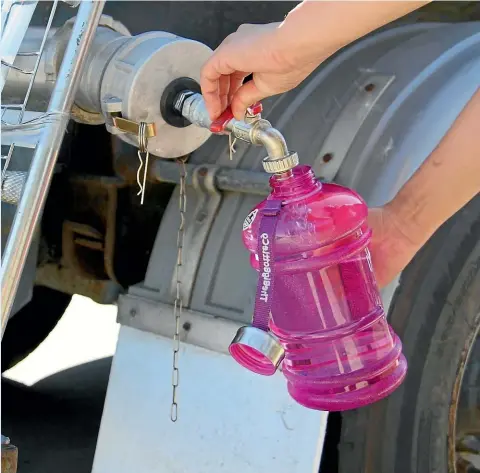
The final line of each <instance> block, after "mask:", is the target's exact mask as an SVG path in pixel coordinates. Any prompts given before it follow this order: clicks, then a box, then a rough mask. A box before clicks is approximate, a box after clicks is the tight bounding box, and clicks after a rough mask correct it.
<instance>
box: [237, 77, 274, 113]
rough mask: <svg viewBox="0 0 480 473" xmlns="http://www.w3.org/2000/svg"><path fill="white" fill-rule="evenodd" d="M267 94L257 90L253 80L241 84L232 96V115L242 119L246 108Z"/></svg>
mask: <svg viewBox="0 0 480 473" xmlns="http://www.w3.org/2000/svg"><path fill="white" fill-rule="evenodd" d="M267 96H268V95H266V94H264V93H262V92H260V90H258V88H257V86H256V85H255V81H254V80H251V81H249V82H247V83H246V84H243V85H242V86H241V87H240V88H239V89H238V90H237V92H236V93H235V95H234V96H233V98H232V103H231V107H232V112H233V115H234V116H235V118H236V119H237V120H243V119H244V118H245V112H246V111H247V108H248V107H250V105H252V104H254V103H255V102H258V101H259V100H262V99H264V98H265V97H267Z"/></svg>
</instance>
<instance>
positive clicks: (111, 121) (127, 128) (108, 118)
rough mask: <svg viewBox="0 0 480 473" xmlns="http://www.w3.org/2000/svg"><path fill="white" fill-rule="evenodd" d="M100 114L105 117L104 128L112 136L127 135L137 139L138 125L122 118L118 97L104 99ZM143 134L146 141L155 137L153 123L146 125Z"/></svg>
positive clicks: (120, 102) (155, 132)
mask: <svg viewBox="0 0 480 473" xmlns="http://www.w3.org/2000/svg"><path fill="white" fill-rule="evenodd" d="M102 112H103V114H104V115H105V126H106V127H107V130H108V131H109V132H110V133H111V134H112V135H119V134H123V133H129V134H131V135H134V136H135V137H138V135H139V132H140V123H139V122H135V121H133V120H129V119H127V118H124V117H122V101H121V100H120V99H119V98H118V97H107V98H104V99H103V100H102ZM145 134H146V137H147V139H149V138H153V137H154V136H156V134H157V130H156V128H155V123H147V126H146V131H145Z"/></svg>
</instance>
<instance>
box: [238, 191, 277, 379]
mask: <svg viewBox="0 0 480 473" xmlns="http://www.w3.org/2000/svg"><path fill="white" fill-rule="evenodd" d="M281 208H282V201H281V200H276V199H271V200H267V201H266V202H265V205H264V206H263V208H262V209H261V210H260V213H261V215H262V217H261V220H260V226H259V231H258V244H257V254H258V260H259V264H260V267H259V273H258V283H257V292H256V295H255V308H254V312H253V320H252V326H251V327H241V328H240V329H239V330H238V332H237V334H236V335H235V338H234V339H233V341H232V343H231V344H230V347H229V351H230V354H231V355H232V357H233V358H234V359H235V360H236V361H237V362H238V363H239V364H241V365H242V366H244V367H245V368H247V369H249V370H250V371H253V372H254V373H257V374H262V375H265V376H270V375H272V374H274V373H275V371H276V370H277V368H278V366H279V365H280V363H281V361H282V360H283V357H284V354H285V351H284V349H283V347H282V345H281V344H280V342H279V341H278V340H277V339H276V338H275V337H274V336H273V335H272V334H271V333H270V332H269V329H268V324H269V321H270V312H271V305H272V297H273V294H274V292H273V290H274V279H275V252H274V242H275V231H276V228H277V223H278V216H279V215H280V210H281Z"/></svg>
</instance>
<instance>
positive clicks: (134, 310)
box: [130, 309, 137, 317]
mask: <svg viewBox="0 0 480 473" xmlns="http://www.w3.org/2000/svg"><path fill="white" fill-rule="evenodd" d="M136 315H137V311H136V309H130V317H135V316H136Z"/></svg>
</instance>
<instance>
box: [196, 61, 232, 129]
mask: <svg viewBox="0 0 480 473" xmlns="http://www.w3.org/2000/svg"><path fill="white" fill-rule="evenodd" d="M224 56H225V54H223V53H222V52H220V53H215V54H214V55H213V56H212V57H211V58H210V59H209V60H208V61H207V62H206V63H205V65H204V66H203V68H202V71H201V73H200V87H201V89H202V95H203V98H204V99H205V106H206V107H207V111H208V113H209V115H210V118H211V119H212V120H214V119H215V118H217V117H218V116H219V115H220V114H221V113H222V112H223V110H225V108H226V107H227V103H226V102H227V101H228V94H229V90H230V80H229V79H228V76H230V74H232V73H234V72H236V71H235V70H234V69H232V67H231V66H229V64H228V63H227V62H225V58H224ZM223 76H226V78H222V77H223ZM227 79H228V80H227ZM225 98H226V100H225ZM222 101H223V103H224V104H225V106H224V107H223V108H222Z"/></svg>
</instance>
